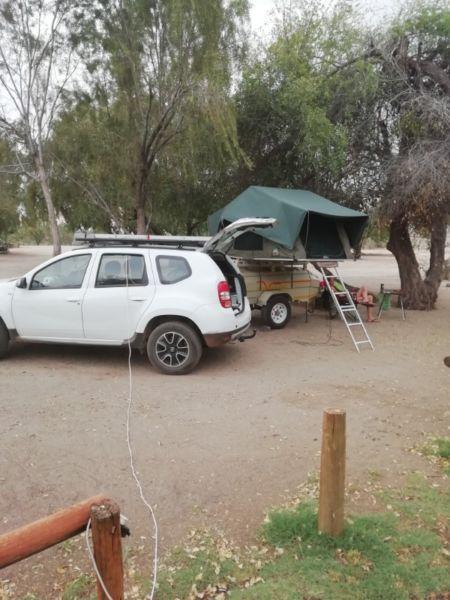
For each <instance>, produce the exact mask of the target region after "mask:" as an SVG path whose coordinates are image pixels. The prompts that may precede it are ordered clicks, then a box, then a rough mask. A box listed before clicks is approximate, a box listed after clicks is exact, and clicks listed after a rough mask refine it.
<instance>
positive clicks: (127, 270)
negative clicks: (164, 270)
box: [95, 254, 148, 287]
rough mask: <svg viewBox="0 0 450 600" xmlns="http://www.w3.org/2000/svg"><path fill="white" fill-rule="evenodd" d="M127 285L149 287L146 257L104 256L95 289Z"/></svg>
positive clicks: (135, 255)
mask: <svg viewBox="0 0 450 600" xmlns="http://www.w3.org/2000/svg"><path fill="white" fill-rule="evenodd" d="M127 279H128V282H127ZM126 285H128V286H132V285H148V277H147V270H146V268H145V260H144V257H143V256H142V255H140V254H103V256H102V258H101V261H100V266H99V268H98V273H97V281H96V282H95V287H115V286H126Z"/></svg>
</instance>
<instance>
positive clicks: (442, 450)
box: [435, 438, 450, 459]
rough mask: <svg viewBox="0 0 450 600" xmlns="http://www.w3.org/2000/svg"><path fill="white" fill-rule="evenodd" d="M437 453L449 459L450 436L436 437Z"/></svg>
mask: <svg viewBox="0 0 450 600" xmlns="http://www.w3.org/2000/svg"><path fill="white" fill-rule="evenodd" d="M435 442H436V445H437V455H438V456H440V457H441V458H446V459H450V438H437V439H436V440H435Z"/></svg>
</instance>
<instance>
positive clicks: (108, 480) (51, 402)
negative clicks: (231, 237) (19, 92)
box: [0, 248, 450, 598]
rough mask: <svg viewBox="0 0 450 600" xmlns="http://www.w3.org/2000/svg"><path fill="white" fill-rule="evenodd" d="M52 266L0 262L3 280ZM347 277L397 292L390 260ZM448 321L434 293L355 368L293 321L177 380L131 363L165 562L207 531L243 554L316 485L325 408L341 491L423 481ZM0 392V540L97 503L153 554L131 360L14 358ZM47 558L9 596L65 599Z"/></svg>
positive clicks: (44, 354)
mask: <svg viewBox="0 0 450 600" xmlns="http://www.w3.org/2000/svg"><path fill="white" fill-rule="evenodd" d="M46 252H48V249H47V250H46V249H39V250H38V251H36V249H30V248H21V249H19V250H13V251H12V252H11V254H10V255H7V256H0V278H2V277H8V276H11V275H14V274H20V273H22V272H23V271H26V270H27V269H28V268H31V266H32V265H34V264H37V263H39V262H41V261H42V260H44V258H45V256H44V255H45V253H46ZM342 271H343V272H344V273H345V276H346V277H347V278H348V279H349V280H350V281H351V283H356V284H357V283H360V284H362V283H365V284H368V285H369V287H373V288H374V289H378V287H379V284H380V282H383V283H385V284H386V285H390V284H393V283H395V280H396V267H395V262H394V261H393V258H392V257H391V256H390V255H388V254H386V253H383V254H375V253H374V254H372V255H370V256H365V257H364V258H363V260H362V261H360V262H358V263H347V264H346V265H345V266H344V268H343V269H342ZM449 310H450V288H447V287H445V283H444V284H443V287H442V290H441V295H440V299H439V303H438V308H437V310H435V311H432V312H426V313H415V312H414V313H413V312H411V313H409V314H408V315H407V319H406V321H402V319H401V316H400V312H399V311H398V310H396V309H392V310H390V311H389V312H386V313H385V314H384V315H383V319H382V321H381V322H380V323H376V324H373V325H370V330H369V331H370V334H371V335H372V336H373V341H374V344H375V348H376V350H375V352H371V351H363V352H361V354H357V353H356V351H355V349H354V348H353V346H352V344H351V342H350V339H349V338H348V335H347V333H346V330H345V329H344V327H343V325H342V323H340V322H337V321H329V320H328V319H327V318H326V315H325V314H324V313H322V312H319V311H317V312H316V313H314V314H313V315H311V317H310V319H309V322H308V323H305V322H304V320H303V314H302V311H301V310H300V309H299V310H298V311H297V312H296V318H294V319H293V321H292V323H291V324H290V325H289V326H288V327H287V328H286V329H285V330H281V331H268V330H267V329H266V328H264V327H263V326H262V325H261V323H260V321H259V318H258V317H257V316H256V318H255V324H256V326H257V329H258V334H257V336H256V338H255V339H254V340H251V341H248V342H246V343H244V344H239V343H237V344H233V345H228V346H227V347H224V348H219V349H216V350H214V351H209V352H207V353H206V355H205V357H204V359H203V361H202V363H201V365H200V367H199V368H198V370H197V371H196V372H194V373H193V374H191V375H189V376H186V377H168V376H164V375H160V374H158V373H156V372H154V371H153V370H152V369H151V368H150V367H149V365H148V364H147V360H146V358H145V357H143V356H141V355H140V354H139V353H135V354H134V355H133V387H134V403H133V412H132V441H133V446H134V449H135V457H136V458H135V460H136V464H137V468H138V470H139V474H140V477H141V479H142V483H143V486H144V488H145V493H146V494H147V496H148V498H149V499H150V500H151V501H152V502H153V503H154V504H155V507H156V514H157V517H158V521H159V526H160V535H161V544H162V548H163V549H166V548H168V547H170V546H171V545H172V544H174V543H176V542H178V541H180V540H181V539H182V537H183V535H184V534H186V533H187V532H188V531H189V530H190V529H192V528H197V527H200V526H202V525H215V526H218V527H219V528H222V529H223V530H225V532H226V533H227V535H229V536H230V537H232V538H234V539H236V540H238V541H248V540H251V539H252V537H253V536H254V535H255V532H256V531H257V527H258V526H259V524H260V522H261V520H262V518H263V515H264V512H265V511H266V510H267V509H268V508H269V507H270V506H271V505H273V504H276V503H279V502H280V501H281V500H282V499H283V498H284V497H286V496H288V495H289V494H294V493H295V489H296V487H297V486H298V485H299V484H301V483H302V482H304V481H305V480H306V478H307V477H308V473H314V472H315V471H317V469H318V464H319V462H318V459H319V449H320V428H321V418H322V411H323V409H324V408H327V407H330V406H333V407H342V408H345V409H346V410H347V415H348V416H347V419H348V424H347V428H348V481H351V482H358V484H359V485H361V487H364V482H365V481H366V480H367V478H368V472H369V471H378V472H379V473H380V475H381V476H382V477H383V478H384V480H385V481H386V482H396V481H398V479H399V478H401V476H402V474H403V473H404V472H405V471H407V470H411V469H414V468H421V469H425V468H427V467H426V462H425V461H424V459H422V458H421V457H419V456H417V455H416V454H414V453H411V452H410V449H411V448H412V447H413V446H414V445H416V444H420V443H423V442H424V441H425V440H426V438H427V436H428V435H448V434H449V424H450V419H449V417H450V412H449V400H448V386H449V377H450V370H449V369H448V368H446V367H445V366H444V363H443V358H444V357H445V356H447V355H449V354H450V344H449V335H448V331H449V323H450V320H449ZM0 382H1V385H0V444H1V451H0V486H1V496H0V511H1V515H2V522H1V525H0V533H3V532H5V531H8V530H10V529H12V528H14V527H17V526H19V525H22V524H24V523H26V522H28V521H31V520H33V519H36V518H39V517H41V516H44V515H46V514H48V513H51V512H52V511H54V510H56V509H58V508H60V507H63V506H66V505H69V504H71V503H74V502H77V501H79V500H81V499H84V498H86V497H88V496H91V495H94V494H98V493H99V492H105V493H107V494H110V495H111V497H112V498H114V499H115V500H116V501H117V502H118V503H119V504H120V506H121V508H122V510H123V512H124V513H125V515H126V516H127V517H128V518H129V520H130V524H131V529H132V538H131V541H129V542H128V544H129V545H131V546H133V545H139V544H142V543H143V544H144V545H145V547H148V548H150V539H151V534H152V530H151V526H150V520H149V518H148V515H147V513H146V511H145V508H144V506H143V505H142V503H141V502H140V500H139V497H138V493H137V490H136V488H135V485H134V483H133V480H132V477H131V473H130V468H129V459H128V454H127V445H126V438H125V417H126V402H127V390H128V370H127V351H126V350H124V349H111V348H109V349H108V348H89V347H85V348H82V347H68V346H45V345H40V344H36V345H31V344H17V345H15V346H14V347H13V349H12V352H11V355H10V357H9V358H8V359H7V360H4V361H2V362H1V363H0ZM141 536H144V537H145V539H144V537H141ZM47 556H49V557H50V558H51V556H52V554H51V552H50V553H47V554H46V555H45V556H44V555H40V556H39V557H36V558H33V559H29V560H28V561H25V562H24V563H22V564H21V565H20V566H17V567H14V568H10V569H9V570H6V571H5V572H4V573H2V577H3V578H8V579H11V580H13V581H14V582H15V583H16V588H15V589H16V593H17V597H20V594H23V593H24V592H25V591H29V592H32V591H35V588H36V589H39V590H40V591H42V592H43V597H46V598H51V597H55V598H56V597H59V596H58V593H57V592H55V591H54V588H53V587H52V585H53V583H52V582H53V581H54V580H55V578H57V577H58V575H57V574H56V571H55V572H54V573H52V574H51V576H50V577H48V573H47V575H46V574H45V572H46V570H45V569H42V568H38V567H37V566H36V565H42V563H43V562H44V560H47ZM46 564H47V565H52V564H53V563H52V562H51V560H50V562H48V563H46ZM147 564H148V568H150V566H149V562H148V561H147ZM49 568H51V569H54V568H55V567H54V566H50V567H49ZM69 572H70V569H69ZM72 575H73V573H72ZM52 590H53V591H52ZM53 594H54V595H53ZM13 597H16V596H13Z"/></svg>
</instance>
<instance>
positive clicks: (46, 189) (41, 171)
mask: <svg viewBox="0 0 450 600" xmlns="http://www.w3.org/2000/svg"><path fill="white" fill-rule="evenodd" d="M36 171H37V175H38V179H39V183H40V185H41V189H42V193H43V194H44V198H45V203H46V205H47V212H48V222H49V224H50V230H51V233H52V242H53V256H57V255H58V254H61V238H60V236H59V229H58V222H57V220H56V211H55V206H54V204H53V198H52V193H51V190H50V186H49V185H48V178H47V172H46V170H45V167H44V164H43V161H42V159H41V157H40V156H38V157H37V158H36Z"/></svg>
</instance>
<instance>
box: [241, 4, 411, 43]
mask: <svg viewBox="0 0 450 600" xmlns="http://www.w3.org/2000/svg"><path fill="white" fill-rule="evenodd" d="M353 1H354V4H355V6H356V7H359V8H360V9H361V11H362V12H363V13H364V15H366V19H367V22H368V23H372V24H377V23H380V22H382V21H383V20H384V17H386V16H390V15H392V14H393V13H395V12H396V11H397V9H398V8H399V7H400V5H401V1H400V0H353ZM277 3H278V0H250V4H251V9H250V18H251V23H252V29H253V30H254V32H255V33H256V34H258V35H264V33H266V32H269V31H270V24H269V21H270V13H271V12H272V11H274V10H276V5H277ZM330 4H331V2H330Z"/></svg>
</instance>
